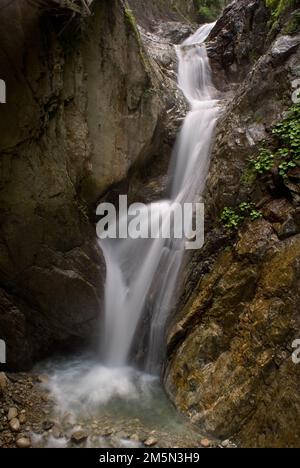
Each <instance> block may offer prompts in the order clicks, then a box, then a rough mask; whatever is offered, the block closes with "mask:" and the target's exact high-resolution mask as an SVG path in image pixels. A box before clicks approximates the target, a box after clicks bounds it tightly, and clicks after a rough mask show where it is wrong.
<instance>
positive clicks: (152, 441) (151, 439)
mask: <svg viewBox="0 0 300 468" xmlns="http://www.w3.org/2000/svg"><path fill="white" fill-rule="evenodd" d="M157 442H158V440H157V439H154V437H149V439H147V440H145V442H144V445H146V447H153V445H156V444H157Z"/></svg>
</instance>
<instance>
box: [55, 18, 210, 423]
mask: <svg viewBox="0 0 300 468" xmlns="http://www.w3.org/2000/svg"><path fill="white" fill-rule="evenodd" d="M213 26H214V25H213V24H209V25H205V26H202V27H201V28H200V29H199V30H198V31H197V32H196V33H195V34H194V35H193V36H192V37H190V38H189V39H187V40H186V41H185V42H184V43H183V44H182V45H181V46H178V47H177V48H176V51H177V56H178V61H179V72H178V85H179V87H180V88H181V90H182V91H183V93H184V95H185V96H186V98H187V100H188V102H189V104H190V111H189V113H188V115H187V116H186V119H185V121H184V124H183V127H182V129H181V131H180V133H179V136H178V139H177V143H176V146H175V149H174V153H173V157H172V163H171V167H170V177H169V179H170V184H169V197H168V199H166V200H162V201H161V202H158V203H154V204H151V205H149V206H148V207H144V209H143V211H142V213H141V216H142V222H141V224H143V221H145V223H148V219H149V211H150V210H151V217H152V216H153V217H154V218H153V219H155V218H157V219H160V218H162V219H163V220H164V219H168V217H169V216H170V215H171V214H172V213H173V211H174V209H175V208H174V207H175V205H176V204H178V203H180V204H183V203H187V202H189V203H190V202H195V201H200V200H201V195H202V193H203V190H204V187H205V181H206V177H207V174H208V169H209V159H210V149H211V145H212V141H213V135H214V129H215V126H216V122H217V118H218V115H219V107H218V101H217V100H216V90H215V89H214V87H213V85H212V81H211V70H210V66H209V60H208V57H207V52H206V47H205V45H204V44H203V42H204V41H205V39H206V37H207V36H208V34H209V33H210V31H211V29H212V28H213ZM127 222H128V221H127V216H126V217H124V219H123V218H122V219H121V220H120V222H119V224H120V225H121V226H122V224H124V223H125V224H126V225H127ZM100 245H101V247H102V249H103V253H104V257H105V260H106V270H107V276H106V285H105V327H104V333H103V337H102V344H103V346H102V348H103V349H104V354H103V356H104V357H103V360H102V363H98V362H95V361H91V360H90V359H83V358H82V359H80V360H79V361H78V360H77V361H73V362H69V363H67V364H66V365H63V366H61V364H59V365H58V367H56V368H55V369H54V372H53V364H52V370H51V374H52V375H51V379H50V380H51V385H50V386H51V390H52V392H53V393H54V395H55V396H56V399H57V401H58V404H59V406H60V407H61V408H62V409H70V408H72V409H74V410H78V411H84V413H85V414H88V413H89V411H90V409H91V408H97V409H99V407H103V405H105V404H107V403H108V402H109V401H111V400H112V399H114V401H115V399H116V398H117V399H118V398H121V399H122V401H123V402H125V401H126V400H128V399H129V400H132V399H135V400H138V401H139V402H142V403H141V404H142V405H143V408H145V405H148V406H147V411H148V407H149V408H150V411H148V414H149V413H151V416H153V414H154V413H153V407H157V408H158V413H157V414H159V412H160V411H162V412H164V411H165V407H166V405H167V404H166V400H163V397H162V393H161V390H160V388H159V387H158V386H157V384H155V385H154V390H153V386H152V384H153V382H154V381H156V380H157V379H155V378H154V377H153V375H159V369H160V366H161V362H162V360H163V350H164V342H165V328H166V321H167V318H168V315H169V313H170V310H171V308H172V304H173V300H174V299H176V286H177V281H178V276H179V271H180V267H181V266H182V263H183V259H184V253H185V239H184V238H183V239H180V238H175V237H174V238H171V239H168V240H166V239H162V238H161V237H160V238H157V239H156V238H154V239H136V240H134V239H130V238H129V239H105V240H102V241H100ZM145 319H147V321H148V323H150V330H148V335H146V340H148V341H147V343H145V342H144V341H145V340H144V339H143V340H140V341H143V343H141V348H142V349H143V350H144V349H146V350H147V356H146V359H145V365H144V370H145V372H144V373H142V372H139V371H137V370H135V369H134V368H133V367H130V366H129V363H130V352H131V350H132V347H133V345H135V348H136V344H137V343H138V342H139V332H140V330H141V321H142V320H145ZM142 336H145V335H144V334H142ZM138 344H139V343H138ZM149 392H150V394H151V395H152V396H151V398H152V400H151V398H149ZM147 395H148V396H147ZM153 395H154V396H153ZM155 395H156V396H155ZM153 398H154V400H153ZM150 400H151V401H150ZM154 401H155V402H154ZM145 402H148V403H145ZM159 405H162V406H161V407H160V408H161V409H159ZM115 406H116V407H118V408H119V406H118V405H117V403H115ZM162 407H164V409H162ZM131 409H132V408H131ZM141 412H142V413H143V412H144V409H142V411H141ZM159 417H160V416H159Z"/></svg>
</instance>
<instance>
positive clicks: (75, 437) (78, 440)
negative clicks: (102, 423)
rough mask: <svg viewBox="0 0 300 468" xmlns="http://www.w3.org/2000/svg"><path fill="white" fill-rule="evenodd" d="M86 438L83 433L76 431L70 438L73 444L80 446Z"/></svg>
mask: <svg viewBox="0 0 300 468" xmlns="http://www.w3.org/2000/svg"><path fill="white" fill-rule="evenodd" d="M87 438H88V435H87V433H86V432H84V431H76V432H74V433H73V434H72V436H71V441H72V442H74V443H75V444H81V442H84V441H85V440H86V439H87Z"/></svg>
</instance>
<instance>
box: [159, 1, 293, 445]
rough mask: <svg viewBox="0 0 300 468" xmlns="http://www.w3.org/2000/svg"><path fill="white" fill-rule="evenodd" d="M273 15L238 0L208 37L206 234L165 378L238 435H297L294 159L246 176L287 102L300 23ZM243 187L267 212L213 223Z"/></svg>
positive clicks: (200, 414)
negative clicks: (214, 122) (215, 116)
mask: <svg viewBox="0 0 300 468" xmlns="http://www.w3.org/2000/svg"><path fill="white" fill-rule="evenodd" d="M229 11H231V14H229ZM269 19H270V18H269V13H268V11H267V10H266V8H265V6H264V2H262V1H259V0H257V1H246V0H245V1H238V2H234V3H233V4H232V5H230V6H229V7H228V9H227V10H226V11H225V16H224V17H223V18H221V19H220V21H219V22H218V23H217V25H216V27H215V29H214V30H213V31H212V34H211V37H210V38H209V41H210V42H209V47H210V52H209V54H210V56H211V59H212V67H213V70H214V73H215V81H216V84H218V83H219V80H220V76H221V79H222V80H224V82H225V86H223V87H222V90H223V91H224V90H225V91H227V94H225V97H226V98H227V103H226V104H225V106H224V113H223V116H222V117H221V119H220V122H219V126H218V130H217V135H216V143H215V147H214V150H213V155H212V165H211V170H210V175H209V178H208V182H207V191H206V194H205V200H206V210H207V233H206V244H205V246H204V249H203V250H202V251H200V252H198V253H195V254H194V256H193V258H191V260H190V262H189V265H188V268H187V271H186V277H185V287H184V291H183V296H182V298H181V301H180V311H179V313H178V315H177V319H175V320H173V324H172V326H171V327H170V333H169V337H168V362H167V364H166V370H165V383H166V388H167V391H168V393H169V395H170V397H171V399H172V400H173V401H174V403H175V404H176V405H177V407H178V408H179V409H180V410H181V411H183V412H185V413H187V414H188V415H189V416H190V417H191V418H192V420H193V421H194V422H195V423H197V424H199V425H200V426H201V428H203V429H205V430H206V431H207V432H208V433H210V434H212V435H213V436H216V437H220V438H222V439H226V438H228V437H230V436H234V437H235V439H236V440H238V441H239V442H240V444H241V445H242V446H251V447H270V446H271V447H297V446H299V444H300V435H299V424H300V396H299V385H300V366H299V365H298V366H297V365H295V364H294V363H293V360H292V352H293V348H292V344H293V341H294V340H295V339H297V338H299V337H300V316H299V305H300V297H299V282H300V270H299V258H300V257H299V254H300V250H299V249H300V235H299V233H300V225H299V195H298V194H299V178H297V177H298V176H297V174H298V172H299V171H298V168H297V169H295V178H294V179H293V177H292V174H291V177H290V178H288V179H286V180H285V181H284V184H283V185H284V186H281V187H278V186H277V185H276V183H273V185H272V184H271V185H270V186H268V185H266V184H258V183H254V185H251V186H249V185H247V184H246V183H244V182H243V178H242V175H243V173H244V172H245V169H246V168H247V166H248V159H249V157H251V156H254V155H256V154H257V151H258V148H259V147H260V146H261V144H262V141H263V140H266V141H268V139H269V134H270V129H271V127H272V125H274V124H275V123H276V122H278V121H279V120H280V118H282V115H283V113H284V111H286V109H287V108H288V107H290V105H291V96H292V94H293V91H294V83H295V80H297V79H298V78H299V70H300V50H299V37H300V36H299V32H297V31H295V32H294V33H293V34H292V35H287V34H286V33H285V31H286V22H288V21H289V18H288V16H286V17H285V18H284V19H283V20H282V21H283V24H282V29H281V31H279V30H276V31H275V33H274V29H273V30H272V31H271V32H270V27H269V26H268V22H269ZM254 37H257V41H255V40H254ZM221 51H223V52H224V53H225V56H224V54H223V55H222V54H221ZM227 52H228V54H229V56H228V57H227V56H226V54H227ZM251 52H255V53H253V54H252V53H251ZM220 74H221V75H220ZM250 196H251V198H252V200H254V202H255V203H257V205H258V206H259V207H260V208H261V210H262V214H263V218H262V219H260V220H257V221H255V222H251V223H248V224H246V225H245V226H244V227H243V228H242V229H241V230H240V231H239V233H238V235H237V237H234V238H232V237H230V236H229V235H228V234H227V233H226V232H225V231H224V230H222V228H221V227H220V226H219V225H218V219H219V216H220V213H221V211H222V209H223V208H224V206H236V205H237V204H239V203H240V202H242V201H245V200H247V199H248V197H250Z"/></svg>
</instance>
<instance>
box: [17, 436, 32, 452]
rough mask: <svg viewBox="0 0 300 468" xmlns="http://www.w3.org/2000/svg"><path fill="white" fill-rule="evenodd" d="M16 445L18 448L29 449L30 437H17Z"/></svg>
mask: <svg viewBox="0 0 300 468" xmlns="http://www.w3.org/2000/svg"><path fill="white" fill-rule="evenodd" d="M16 445H17V447H18V448H21V449H27V448H30V447H31V440H30V439H29V438H28V437H20V439H17V441H16Z"/></svg>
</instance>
